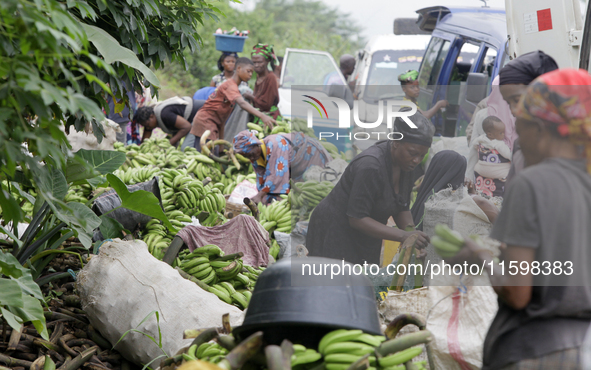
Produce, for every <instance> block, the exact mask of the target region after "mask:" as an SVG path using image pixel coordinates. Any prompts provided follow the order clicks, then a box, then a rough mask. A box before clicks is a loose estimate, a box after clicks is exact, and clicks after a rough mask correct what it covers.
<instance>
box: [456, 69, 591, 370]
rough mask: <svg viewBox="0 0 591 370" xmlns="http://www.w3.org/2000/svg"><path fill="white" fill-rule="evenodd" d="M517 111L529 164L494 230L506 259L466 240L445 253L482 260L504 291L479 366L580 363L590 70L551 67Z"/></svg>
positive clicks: (589, 184) (586, 288) (590, 152)
mask: <svg viewBox="0 0 591 370" xmlns="http://www.w3.org/2000/svg"><path fill="white" fill-rule="evenodd" d="M514 111H515V117H516V118H517V121H516V123H515V128H516V130H517V134H518V135H519V140H520V144H521V151H522V153H523V156H524V158H525V163H526V164H527V166H526V168H525V169H524V170H523V171H521V172H519V173H518V174H517V175H516V176H515V178H514V179H513V180H512V182H511V185H510V186H509V187H508V189H507V191H506V192H505V199H504V202H503V209H502V210H501V212H500V214H499V215H498V217H497V219H496V221H495V224H494V227H493V230H492V232H491V237H492V238H494V239H497V240H499V241H501V242H503V243H504V244H506V246H507V247H506V248H505V249H504V250H503V253H502V255H501V260H502V261H501V263H502V264H503V265H500V264H497V263H495V262H494V261H493V258H492V256H491V255H490V253H489V252H488V251H485V250H482V249H480V248H479V246H478V245H476V244H475V243H473V242H470V241H467V242H466V248H464V250H462V251H461V252H460V255H458V256H457V257H456V258H455V259H453V260H450V261H449V263H457V262H460V261H461V260H463V261H470V262H471V263H477V264H478V265H479V266H480V265H483V266H485V267H486V269H487V273H488V275H489V276H490V280H491V283H492V285H493V288H494V289H495V291H496V292H497V295H498V297H499V310H498V312H497V315H496V317H495V319H494V320H493V322H492V324H491V326H490V327H489V330H488V334H487V336H486V339H485V342H484V356H483V366H482V369H483V370H496V369H502V370H513V369H562V370H569V369H573V370H574V369H582V368H583V367H582V365H581V356H580V355H581V354H582V352H583V351H582V350H581V349H580V347H581V345H582V343H583V340H584V338H585V335H586V333H587V330H588V328H589V326H590V323H591V289H590V287H591V274H589V266H591V253H590V252H589V246H590V245H591V227H589V226H590V225H591V224H590V220H591V176H590V173H591V76H589V74H588V73H587V71H584V70H574V69H563V70H556V71H553V72H549V73H546V74H544V75H542V76H540V77H538V78H537V79H535V80H534V81H533V82H532V83H531V84H530V85H529V86H528V87H527V89H526V90H525V95H523V96H522V97H521V98H520V100H519V101H518V103H515V106H514ZM501 266H504V267H505V269H504V270H502V268H501ZM511 266H512V267H511ZM491 270H492V271H491Z"/></svg>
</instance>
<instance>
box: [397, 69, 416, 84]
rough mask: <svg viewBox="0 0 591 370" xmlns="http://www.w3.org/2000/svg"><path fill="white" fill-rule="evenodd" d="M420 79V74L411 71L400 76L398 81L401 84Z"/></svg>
mask: <svg viewBox="0 0 591 370" xmlns="http://www.w3.org/2000/svg"><path fill="white" fill-rule="evenodd" d="M417 78H419V72H417V71H414V70H412V69H409V70H408V71H406V72H404V73H403V74H401V75H400V76H398V81H400V82H413V81H416V80H417Z"/></svg>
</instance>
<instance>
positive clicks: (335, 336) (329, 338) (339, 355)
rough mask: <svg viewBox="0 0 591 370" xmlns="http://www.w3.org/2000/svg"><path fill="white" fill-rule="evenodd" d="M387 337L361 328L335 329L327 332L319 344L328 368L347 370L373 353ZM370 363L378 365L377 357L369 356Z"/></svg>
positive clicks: (328, 369) (319, 350)
mask: <svg viewBox="0 0 591 370" xmlns="http://www.w3.org/2000/svg"><path fill="white" fill-rule="evenodd" d="M385 340H386V337H384V336H381V335H370V334H366V333H363V332H362V331H361V330H345V329H340V330H335V331H332V332H330V333H328V334H326V335H325V336H324V337H323V338H322V339H321V340H320V343H319V344H318V352H320V353H321V354H322V356H323V358H324V363H325V364H326V369H327V370H346V369H347V368H349V366H351V364H353V363H354V362H356V361H357V360H359V359H361V358H362V357H363V356H365V355H367V354H372V353H373V352H374V350H375V347H377V346H379V345H380V344H381V343H382V342H383V341H385ZM369 364H370V365H371V366H373V367H375V366H376V357H375V356H369Z"/></svg>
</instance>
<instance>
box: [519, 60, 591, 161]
mask: <svg viewBox="0 0 591 370" xmlns="http://www.w3.org/2000/svg"><path fill="white" fill-rule="evenodd" d="M517 116H518V117H519V118H525V119H527V120H534V119H536V118H537V119H540V120H542V121H543V122H544V123H545V124H546V125H549V126H554V127H555V128H556V131H557V132H558V134H559V135H560V136H562V137H566V138H568V139H569V140H570V141H571V142H572V143H574V144H576V145H582V146H584V147H585V154H586V156H587V170H588V171H589V173H591V76H589V73H587V71H585V70H582V69H580V70H576V69H561V70H558V71H554V72H550V73H547V74H545V75H543V76H541V77H539V78H537V79H536V80H535V81H534V82H532V83H531V85H530V86H529V87H528V89H527V92H526V93H525V95H524V96H523V98H522V99H521V101H520V102H519V107H518V111H517Z"/></svg>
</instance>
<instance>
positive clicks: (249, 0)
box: [236, 0, 505, 39]
mask: <svg viewBox="0 0 591 370" xmlns="http://www.w3.org/2000/svg"><path fill="white" fill-rule="evenodd" d="M321 1H323V2H324V3H326V4H327V5H329V6H331V7H333V8H337V9H339V10H340V11H341V12H343V13H349V14H350V15H351V17H352V18H353V19H354V20H356V21H357V23H358V24H359V25H361V26H362V27H363V33H362V36H363V37H365V38H366V39H367V38H369V37H370V36H373V35H380V34H386V33H392V30H393V22H394V18H401V17H402V18H406V17H415V16H416V15H417V14H416V13H415V11H416V10H417V9H421V8H426V7H428V6H436V5H444V6H458V5H459V6H475V7H480V6H482V5H484V3H483V2H482V1H480V0H414V1H413V0H410V1H408V0H321ZM253 2H254V0H242V3H243V5H238V6H236V7H237V8H238V7H243V6H247V7H248V6H251V5H252V4H253ZM487 3H488V6H490V7H493V8H503V9H504V8H505V0H489V1H487Z"/></svg>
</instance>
